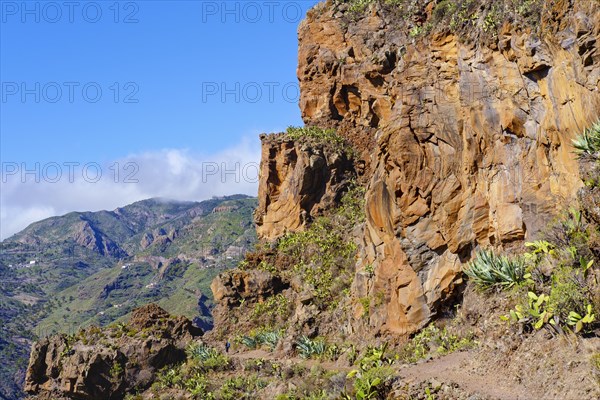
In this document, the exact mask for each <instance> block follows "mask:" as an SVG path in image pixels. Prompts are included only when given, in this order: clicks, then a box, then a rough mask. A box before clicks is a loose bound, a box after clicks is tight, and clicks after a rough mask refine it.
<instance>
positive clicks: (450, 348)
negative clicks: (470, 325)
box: [400, 324, 477, 363]
mask: <svg viewBox="0 0 600 400" xmlns="http://www.w3.org/2000/svg"><path fill="white" fill-rule="evenodd" d="M476 344H477V342H476V341H475V340H474V338H473V335H471V334H468V335H466V336H459V335H456V334H452V333H450V332H449V331H448V329H447V328H446V327H444V328H443V329H439V328H438V327H436V326H435V325H434V324H430V325H429V326H428V327H426V328H425V329H423V330H421V332H419V333H418V334H416V335H415V336H414V337H413V338H412V339H411V340H410V342H408V343H407V344H406V346H404V348H403V349H402V352H401V353H400V358H401V359H402V360H404V361H406V362H410V363H413V362H417V361H419V360H421V359H423V358H426V357H428V356H430V355H434V354H438V355H445V354H450V353H453V352H455V351H460V350H464V349H468V348H471V347H474V346H475V345H476Z"/></svg>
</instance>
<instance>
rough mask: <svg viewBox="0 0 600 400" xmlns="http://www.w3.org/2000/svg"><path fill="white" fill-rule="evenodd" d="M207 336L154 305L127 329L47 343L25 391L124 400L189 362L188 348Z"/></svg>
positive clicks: (34, 360) (40, 345)
mask: <svg viewBox="0 0 600 400" xmlns="http://www.w3.org/2000/svg"><path fill="white" fill-rule="evenodd" d="M201 333H202V332H201V331H200V329H199V328H196V327H194V326H192V323H191V322H190V321H189V320H188V319H186V318H184V317H177V318H173V317H171V316H170V315H169V314H168V313H167V312H166V311H164V310H163V309H161V308H160V307H158V306H157V305H155V304H149V305H147V306H144V307H141V308H139V309H137V310H135V311H134V312H133V314H132V316H131V320H130V322H129V323H128V324H127V325H122V326H117V327H113V328H104V329H102V330H100V329H99V328H96V327H91V328H87V329H85V330H83V331H81V332H79V333H78V334H77V335H75V336H65V335H57V336H52V337H48V338H45V339H42V340H41V341H39V342H37V343H35V344H34V346H33V348H32V350H31V356H30V360H29V367H28V368H27V375H26V378H25V391H26V392H28V393H29V394H31V395H33V398H37V399H56V398H59V397H60V398H68V399H70V398H76V399H90V400H92V399H94V400H106V399H109V400H110V399H122V398H123V396H124V393H125V391H126V390H128V389H131V388H134V387H137V388H138V389H140V390H142V389H144V388H146V387H148V386H149V385H150V384H151V383H152V381H153V380H154V377H155V373H156V371H158V370H159V369H161V368H163V367H164V366H167V365H173V364H175V363H178V362H181V361H183V360H185V358H186V356H185V351H184V349H185V345H186V343H188V342H189V341H190V340H191V339H192V338H193V337H195V336H199V335H200V334H201Z"/></svg>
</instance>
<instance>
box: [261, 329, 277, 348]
mask: <svg viewBox="0 0 600 400" xmlns="http://www.w3.org/2000/svg"><path fill="white" fill-rule="evenodd" d="M280 338H281V334H280V333H279V332H278V331H269V332H260V333H258V334H257V335H256V342H257V343H259V344H261V345H266V346H268V347H269V348H270V349H271V350H273V349H275V347H276V346H277V343H278V342H279V339H280Z"/></svg>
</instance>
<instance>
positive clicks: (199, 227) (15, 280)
mask: <svg viewBox="0 0 600 400" xmlns="http://www.w3.org/2000/svg"><path fill="white" fill-rule="evenodd" d="M255 207H256V199H255V198H249V197H247V196H241V195H237V196H230V197H225V198H214V199H211V200H207V201H203V202H200V203H197V202H173V201H167V200H161V199H150V200H144V201H140V202H137V203H134V204H132V205H129V206H126V207H123V208H119V209H116V210H115V211H100V212H84V213H69V214H67V215H65V216H62V217H53V218H49V219H46V220H43V221H40V222H37V223H34V224H32V225H30V226H29V227H27V228H26V229H24V230H23V231H21V232H19V233H18V234H16V235H14V236H12V237H10V238H8V239H7V240H5V241H4V242H2V243H1V244H0V246H1V247H0V323H1V325H0V326H1V328H0V382H1V383H0V394H2V395H6V396H8V397H9V398H10V397H12V398H15V396H18V395H19V393H20V389H19V387H18V386H19V382H20V381H21V380H22V378H23V370H24V367H25V366H26V364H27V359H28V355H29V345H30V343H31V341H33V340H36V339H37V338H39V337H43V336H46V335H50V334H53V333H56V332H63V333H70V332H74V331H76V330H78V329H79V328H80V327H85V326H88V325H90V324H95V325H100V326H104V325H107V324H110V323H112V322H114V321H118V320H121V319H124V318H126V317H127V315H128V313H129V312H130V311H131V310H132V309H133V308H135V307H138V306H140V305H142V304H146V303H148V302H156V303H158V304H160V305H161V306H162V307H163V308H164V309H166V310H168V311H169V312H171V313H174V314H180V315H185V316H187V317H188V318H190V319H196V322H197V323H198V324H200V325H202V326H210V325H211V324H212V317H211V315H210V307H212V292H211V291H210V282H211V281H212V279H213V278H214V277H215V276H216V275H217V274H218V273H219V272H221V271H223V270H225V269H228V268H232V267H234V266H235V265H236V264H237V263H238V262H239V260H240V258H241V257H242V256H243V254H244V253H245V251H246V250H247V249H251V248H253V247H254V243H255V241H256V234H255V228H254V225H253V223H252V212H253V210H254V208H255ZM33 261H34V262H35V263H32V262H33ZM15 374H16V375H15Z"/></svg>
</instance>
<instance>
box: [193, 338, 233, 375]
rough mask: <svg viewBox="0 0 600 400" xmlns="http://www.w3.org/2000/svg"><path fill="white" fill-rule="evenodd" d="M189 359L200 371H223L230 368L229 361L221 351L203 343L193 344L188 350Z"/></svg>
mask: <svg viewBox="0 0 600 400" xmlns="http://www.w3.org/2000/svg"><path fill="white" fill-rule="evenodd" d="M186 353H187V355H188V359H189V360H190V361H191V363H192V365H193V366H194V367H195V368H197V369H198V370H200V371H210V370H215V371H221V370H225V369H228V368H229V365H230V363H229V359H228V358H227V357H226V356H225V355H223V354H222V353H221V352H220V351H218V350H216V349H215V348H213V347H209V346H206V345H205V344H203V343H191V344H189V345H188V347H187V349H186Z"/></svg>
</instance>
